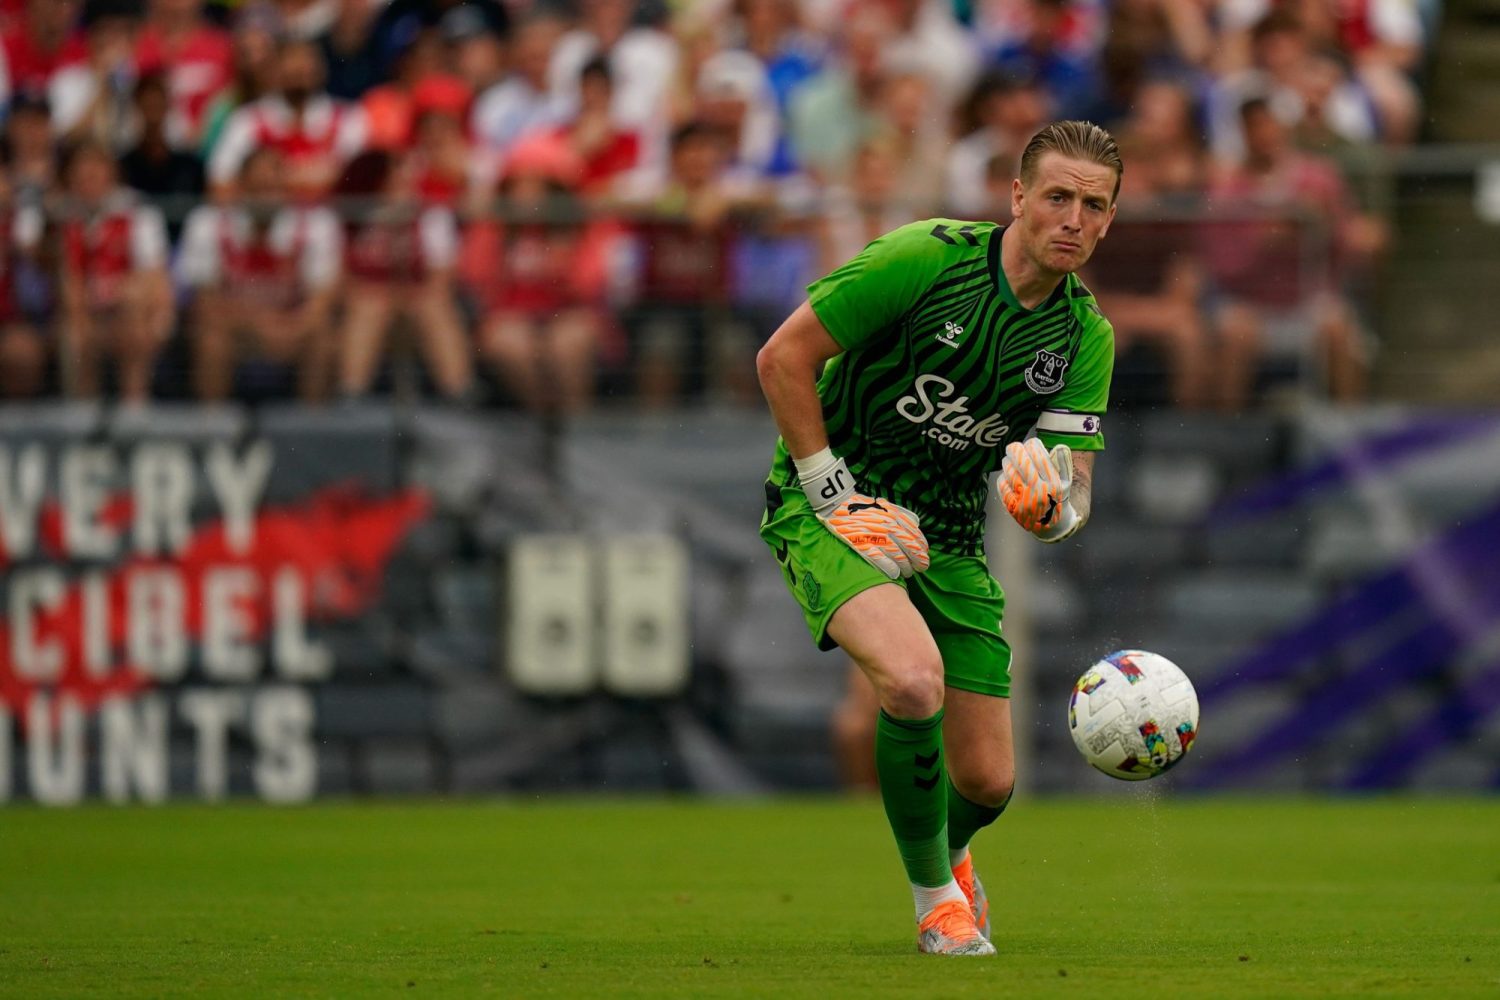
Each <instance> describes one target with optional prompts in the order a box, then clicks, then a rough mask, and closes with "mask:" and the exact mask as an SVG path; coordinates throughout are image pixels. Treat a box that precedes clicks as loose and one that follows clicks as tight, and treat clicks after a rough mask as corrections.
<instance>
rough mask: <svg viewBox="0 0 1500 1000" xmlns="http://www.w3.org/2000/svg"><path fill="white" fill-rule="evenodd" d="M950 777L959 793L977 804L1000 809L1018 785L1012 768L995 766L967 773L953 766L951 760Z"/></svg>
mask: <svg viewBox="0 0 1500 1000" xmlns="http://www.w3.org/2000/svg"><path fill="white" fill-rule="evenodd" d="M948 774H949V777H950V778H951V779H952V781H953V787H954V788H956V789H957V790H958V794H960V795H962V796H963V797H964V798H966V799H968V800H969V801H970V802H972V803H974V804H975V805H977V806H987V807H989V808H991V809H998V808H999V807H1000V806H1003V805H1005V803H1006V801H1007V800H1008V799H1009V798H1010V793H1011V792H1012V791H1014V790H1015V787H1016V775H1015V771H1014V770H1012V769H1010V768H1004V769H999V768H993V769H989V770H987V771H982V772H980V773H977V774H976V773H965V772H962V771H959V770H955V769H954V768H953V765H952V762H951V761H950V762H949V769H948Z"/></svg>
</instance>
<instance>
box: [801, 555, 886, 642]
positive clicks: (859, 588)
mask: <svg viewBox="0 0 1500 1000" xmlns="http://www.w3.org/2000/svg"><path fill="white" fill-rule="evenodd" d="M882 583H894V584H896V586H898V587H900V586H901V584H900V583H897V581H895V580H892V579H889V578H887V577H885V576H884V574H882V575H881V578H880V579H878V580H875V579H870V580H860V581H859V582H858V583H855V584H853V585H851V586H849V587H845V588H844V589H843V590H841V591H839V593H838V594H837V595H835V597H834V598H833V600H831V601H829V602H828V610H827V611H825V612H823V613H821V614H820V616H819V618H818V625H817V628H816V629H814V630H813V639H814V641H816V642H817V644H818V649H820V650H822V651H823V652H825V653H827V652H829V651H831V650H835V649H838V648H839V644H838V643H837V642H835V641H834V640H833V639H832V638H831V637H830V636H829V635H828V623H829V622H831V621H833V616H834V614H835V613H836V612H837V611H838V609H839V608H842V607H843V606H844V605H845V604H848V603H849V601H850V600H852V599H853V598H855V597H857V596H858V595H860V594H863V593H864V592H865V591H867V590H873V589H874V588H876V587H878V586H880V585H881V584H882ZM902 589H903V590H904V589H906V588H904V587H902Z"/></svg>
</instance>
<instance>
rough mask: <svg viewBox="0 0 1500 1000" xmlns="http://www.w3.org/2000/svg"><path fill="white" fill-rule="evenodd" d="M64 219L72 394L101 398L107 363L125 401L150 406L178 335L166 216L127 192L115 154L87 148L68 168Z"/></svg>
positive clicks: (66, 350)
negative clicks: (169, 341) (157, 365)
mask: <svg viewBox="0 0 1500 1000" xmlns="http://www.w3.org/2000/svg"><path fill="white" fill-rule="evenodd" d="M66 174H67V180H68V202H67V204H66V205H65V207H64V210H63V213H62V221H61V223H60V225H59V227H58V228H59V237H60V240H59V242H60V244H61V249H62V261H61V264H62V267H61V271H62V281H61V289H62V344H61V348H62V350H61V355H60V360H61V361H62V363H63V375H64V382H65V386H66V388H68V390H69V391H70V392H71V394H73V395H75V396H81V397H85V398H89V397H93V396H95V395H97V394H98V392H99V382H100V367H101V364H102V362H103V360H104V358H105V357H106V356H110V357H113V359H114V361H115V365H116V368H117V381H118V388H119V393H120V398H121V399H123V400H125V401H126V402H131V403H138V402H144V401H145V400H146V398H147V397H148V396H149V395H150V391H151V373H152V365H153V363H154V362H155V360H156V355H157V352H158V351H159V350H160V349H161V346H162V344H163V343H164V342H165V340H166V337H167V334H168V333H169V332H170V331H171V328H172V287H171V282H170V281H169V280H168V278H167V231H166V226H165V225H164V224H163V222H162V217H161V213H160V212H158V211H157V210H156V209H154V208H150V207H148V206H145V205H142V204H141V203H140V202H139V200H138V199H137V198H136V196H135V193H134V192H133V191H130V190H129V189H128V188H124V187H121V186H120V183H119V174H118V169H117V167H116V165H115V157H114V154H113V153H112V152H111V151H110V150H108V149H107V148H105V147H103V146H100V145H97V144H94V143H84V144H83V145H81V146H79V147H77V148H76V149H74V150H73V153H72V155H71V156H70V158H69V160H68V165H67V170H66Z"/></svg>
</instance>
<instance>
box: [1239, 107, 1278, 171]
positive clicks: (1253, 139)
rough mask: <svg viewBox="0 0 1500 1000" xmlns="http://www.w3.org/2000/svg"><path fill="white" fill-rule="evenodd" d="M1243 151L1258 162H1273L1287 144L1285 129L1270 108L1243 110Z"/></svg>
mask: <svg viewBox="0 0 1500 1000" xmlns="http://www.w3.org/2000/svg"><path fill="white" fill-rule="evenodd" d="M1243 120H1244V125H1245V152H1246V153H1248V154H1249V157H1250V159H1251V160H1253V161H1255V162H1258V163H1269V162H1274V161H1275V160H1276V159H1278V158H1279V157H1280V156H1281V154H1282V152H1283V150H1285V148H1286V145H1287V139H1286V129H1285V127H1283V126H1282V124H1281V122H1280V121H1279V120H1278V119H1277V118H1276V116H1275V115H1274V114H1272V113H1271V109H1270V108H1266V107H1260V108H1251V109H1248V110H1247V111H1246V112H1245V115H1244V119H1243Z"/></svg>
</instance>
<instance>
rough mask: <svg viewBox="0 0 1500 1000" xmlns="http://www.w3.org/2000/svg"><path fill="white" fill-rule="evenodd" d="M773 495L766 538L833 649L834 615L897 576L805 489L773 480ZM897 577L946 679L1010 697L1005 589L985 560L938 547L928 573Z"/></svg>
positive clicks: (821, 644) (823, 641)
mask: <svg viewBox="0 0 1500 1000" xmlns="http://www.w3.org/2000/svg"><path fill="white" fill-rule="evenodd" d="M766 498H767V500H768V503H767V505H766V516H765V517H764V518H763V519H762V521H761V525H760V537H761V538H763V539H765V541H766V544H767V545H769V546H770V547H771V551H772V552H773V553H775V555H776V561H777V562H779V563H780V564H781V575H782V578H783V579H784V580H785V581H786V585H787V589H788V590H790V591H791V592H792V596H793V597H795V598H796V599H797V603H798V604H800V605H801V606H802V615H803V617H804V618H806V619H807V627H808V629H810V630H811V631H812V635H813V638H814V639H815V640H817V643H818V648H819V649H824V650H828V649H833V648H834V647H835V646H837V645H838V644H837V643H835V642H834V641H833V640H832V639H831V638H829V636H828V621H829V619H831V618H832V617H833V613H834V612H835V611H837V610H838V609H839V607H840V606H842V605H843V603H844V602H845V601H847V600H849V598H851V597H853V596H854V595H855V594H857V593H859V592H860V591H862V590H868V589H870V588H871V587H875V586H878V585H880V584H882V583H891V582H892V581H891V579H890V577H888V576H886V575H885V574H884V573H882V572H881V571H880V570H878V569H876V568H875V567H874V566H872V565H870V564H869V563H868V562H866V561H865V559H864V557H863V556H861V555H860V554H859V553H858V552H855V551H854V550H853V549H852V548H850V547H849V546H848V545H847V544H845V543H844V542H843V541H842V540H841V539H839V538H836V537H834V534H833V532H831V531H829V530H828V529H827V528H826V527H824V526H823V522H822V521H820V520H818V515H816V514H814V513H813V510H812V507H811V506H810V505H809V504H808V502H807V497H806V496H804V495H803V494H802V491H801V490H799V489H796V488H795V487H791V486H782V487H778V486H776V485H775V484H774V483H767V484H766ZM894 582H895V583H897V584H899V585H900V586H902V587H904V588H906V594H907V596H908V597H910V598H911V602H912V604H914V605H915V606H916V608H917V611H918V613H920V614H921V616H922V619H923V620H924V621H925V622H927V627H928V629H930V630H931V631H932V637H933V639H935V640H936V641H937V647H938V652H939V653H941V654H942V657H943V676H944V679H945V680H946V682H947V684H948V685H949V686H950V687H955V688H958V689H959V690H961V691H973V692H975V693H976V694H987V695H993V696H995V697H997V698H1009V697H1010V643H1008V642H1006V641H1005V637H1004V636H1002V635H1001V634H1000V619H1001V618H1002V617H1004V615H1005V592H1004V591H1003V590H1001V589H1000V582H999V581H998V580H996V579H995V578H994V577H993V576H991V575H990V571H989V567H988V566H986V565H985V561H984V557H983V556H979V555H950V554H948V553H945V552H939V551H937V550H933V552H932V565H931V566H930V567H929V568H928V569H927V571H926V572H924V573H918V574H917V575H915V576H913V577H911V578H909V579H906V580H896V581H894Z"/></svg>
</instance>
